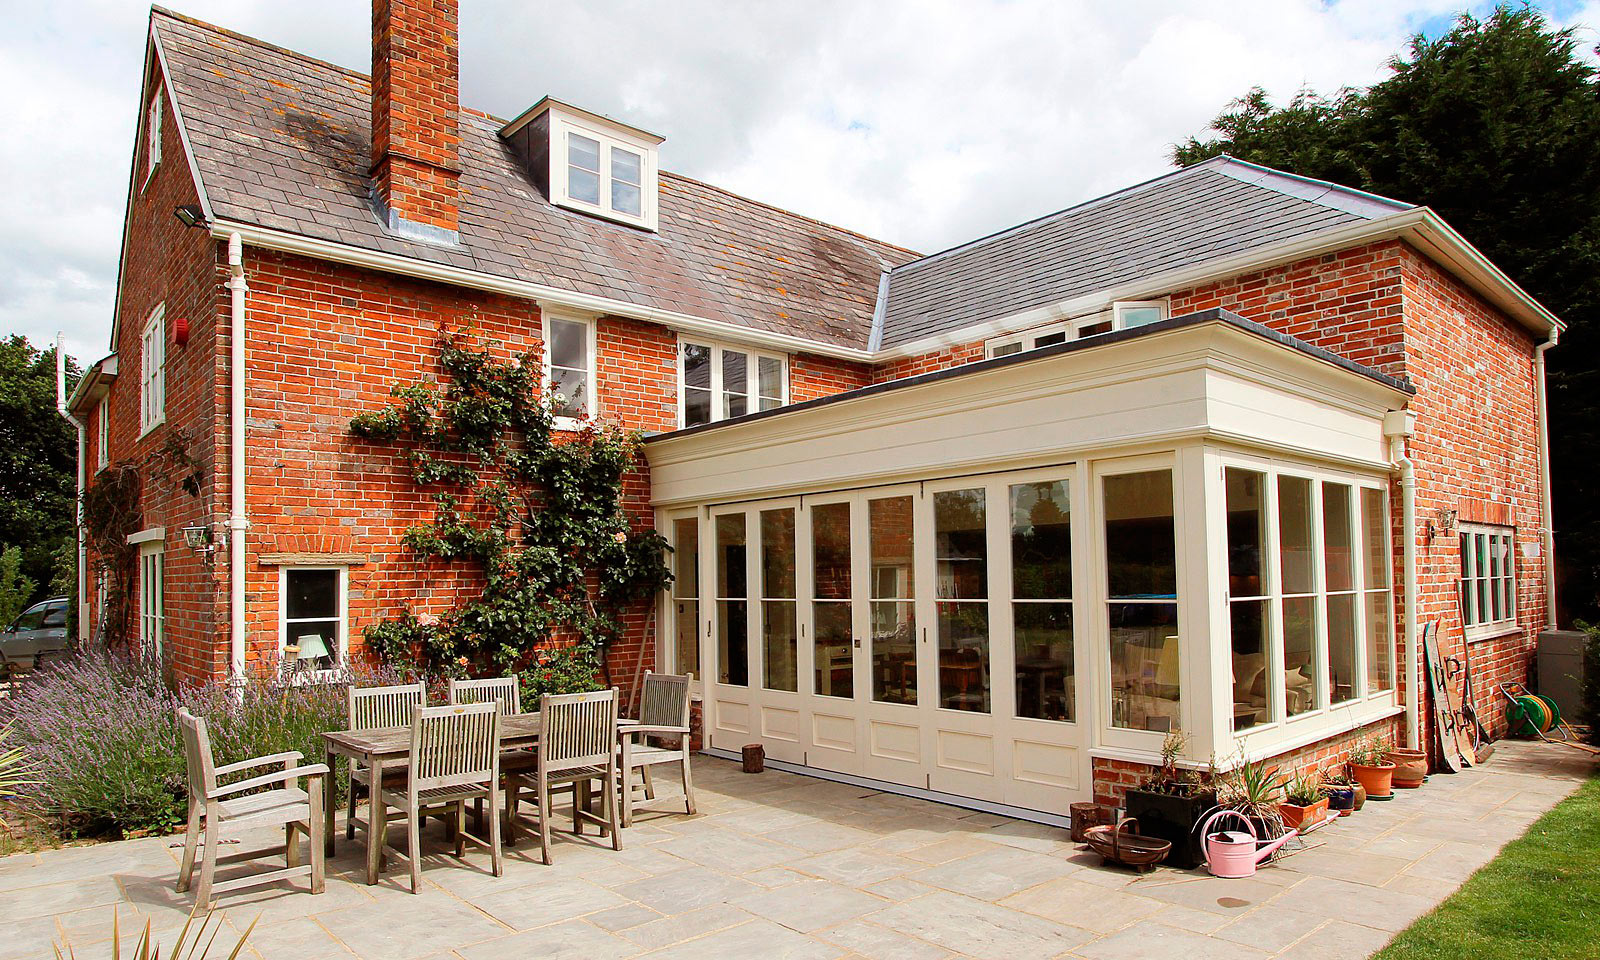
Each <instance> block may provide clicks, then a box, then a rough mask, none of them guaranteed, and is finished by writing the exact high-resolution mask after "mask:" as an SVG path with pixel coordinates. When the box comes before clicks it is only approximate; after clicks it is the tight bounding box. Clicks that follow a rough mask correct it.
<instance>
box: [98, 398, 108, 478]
mask: <svg viewBox="0 0 1600 960" xmlns="http://www.w3.org/2000/svg"><path fill="white" fill-rule="evenodd" d="M94 432H95V440H94V446H95V457H94V465H95V469H96V470H104V469H105V468H106V464H108V463H110V462H111V445H110V440H109V439H108V438H109V436H110V434H111V398H110V397H107V398H106V399H104V400H101V401H100V406H99V408H98V411H97V412H96V414H95V423H94Z"/></svg>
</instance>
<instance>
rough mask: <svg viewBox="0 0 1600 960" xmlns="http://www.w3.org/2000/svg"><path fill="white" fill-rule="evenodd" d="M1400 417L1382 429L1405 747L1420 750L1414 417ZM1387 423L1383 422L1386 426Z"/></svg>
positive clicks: (1401, 414) (1420, 719) (1420, 695)
mask: <svg viewBox="0 0 1600 960" xmlns="http://www.w3.org/2000/svg"><path fill="white" fill-rule="evenodd" d="M1399 416H1400V417H1402V418H1405V423H1406V425H1405V426H1404V427H1402V428H1400V429H1397V430H1390V429H1386V430H1385V432H1386V433H1388V434H1389V459H1390V461H1391V462H1393V464H1394V469H1395V471H1396V472H1397V473H1399V474H1400V531H1401V537H1402V540H1401V558H1402V559H1401V567H1402V577H1403V578H1404V581H1405V582H1404V583H1403V584H1402V589H1403V590H1404V593H1405V599H1404V603H1405V610H1406V617H1405V637H1406V746H1407V747H1410V748H1411V749H1413V750H1420V749H1421V743H1422V722H1421V721H1422V714H1421V712H1420V711H1419V710H1418V709H1417V707H1418V706H1419V704H1420V703H1421V700H1422V690H1421V682H1422V677H1421V673H1422V671H1421V670H1419V669H1418V659H1417V657H1418V653H1419V652H1420V651H1419V650H1418V649H1417V645H1418V639H1417V638H1418V636H1419V631H1418V629H1417V468H1416V465H1415V464H1413V463H1412V462H1411V459H1410V458H1409V457H1407V456H1406V437H1408V436H1410V435H1411V427H1410V422H1411V420H1412V419H1413V417H1412V415H1411V414H1408V413H1403V412H1402V413H1400V414H1399ZM1388 426H1389V425H1388V424H1385V427H1386V428H1387V427H1388ZM1402 430H1403V432H1401V431H1402Z"/></svg>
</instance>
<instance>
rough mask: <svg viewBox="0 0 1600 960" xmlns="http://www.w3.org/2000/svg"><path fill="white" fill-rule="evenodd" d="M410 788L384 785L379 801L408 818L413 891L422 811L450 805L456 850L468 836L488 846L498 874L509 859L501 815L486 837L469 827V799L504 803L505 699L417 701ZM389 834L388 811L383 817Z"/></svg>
mask: <svg viewBox="0 0 1600 960" xmlns="http://www.w3.org/2000/svg"><path fill="white" fill-rule="evenodd" d="M407 760H408V770H407V776H406V784H405V789H403V790H399V789H391V788H388V787H381V789H380V791H379V794H380V795H379V802H381V803H383V804H386V805H387V806H388V807H392V808H396V809H398V810H400V811H401V812H402V814H403V816H402V817H400V818H399V819H403V820H405V822H406V857H407V859H408V860H409V861H410V863H411V892H412V893H417V892H418V888H419V887H420V886H421V884H422V811H423V810H424V809H425V808H428V809H432V808H437V807H446V808H450V809H452V810H453V812H454V814H455V836H456V850H455V853H456V856H457V857H460V856H462V855H464V854H465V853H466V845H467V841H468V840H470V841H472V842H473V843H476V844H478V845H480V846H484V847H488V848H489V855H490V858H491V862H492V864H493V869H494V875H495V876H497V877H498V876H500V875H501V873H502V872H503V870H504V861H503V856H502V851H501V848H500V818H499V817H490V818H489V836H488V837H487V838H484V837H478V836H474V835H472V834H469V833H467V824H466V809H467V801H468V800H478V799H486V800H488V801H489V808H490V809H491V810H498V809H499V808H500V705H499V704H498V703H496V702H494V701H490V702H488V703H471V704H465V703H463V704H450V705H448V706H443V707H421V706H419V707H415V708H413V709H412V711H411V752H410V754H409V755H408V757H407ZM379 828H380V830H381V831H382V832H383V834H384V835H382V836H379V837H378V843H379V844H380V845H382V844H385V843H386V841H387V839H388V837H387V833H388V829H389V817H388V816H387V814H386V815H385V816H384V818H383V819H382V820H381V821H379Z"/></svg>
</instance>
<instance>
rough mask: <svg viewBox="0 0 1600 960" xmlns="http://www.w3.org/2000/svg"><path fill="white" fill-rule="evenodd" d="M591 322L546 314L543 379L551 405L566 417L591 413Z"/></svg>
mask: <svg viewBox="0 0 1600 960" xmlns="http://www.w3.org/2000/svg"><path fill="white" fill-rule="evenodd" d="M593 330H594V325H593V324H592V323H588V322H586V321H582V320H570V319H566V318H564V317H558V316H552V315H550V314H549V313H548V312H547V313H546V315H545V325H544V333H545V351H544V365H545V380H546V382H547V383H548V384H549V385H550V393H551V409H552V410H553V411H554V413H555V415H556V416H558V417H562V418H565V419H569V420H586V419H589V418H590V417H593V416H594V413H595V406H594V383H595V372H594V344H593V339H592V333H593Z"/></svg>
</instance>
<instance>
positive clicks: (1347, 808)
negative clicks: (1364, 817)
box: [1322, 773, 1356, 817]
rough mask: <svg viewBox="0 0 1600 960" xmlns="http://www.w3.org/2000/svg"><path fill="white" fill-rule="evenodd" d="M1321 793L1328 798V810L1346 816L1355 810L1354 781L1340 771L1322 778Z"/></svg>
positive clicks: (1336, 814)
mask: <svg viewBox="0 0 1600 960" xmlns="http://www.w3.org/2000/svg"><path fill="white" fill-rule="evenodd" d="M1322 793H1323V795H1324V796H1326V797H1327V798H1328V812H1329V813H1330V814H1333V815H1335V816H1340V817H1348V816H1350V814H1352V813H1354V812H1355V810H1356V786H1355V781H1354V780H1351V779H1350V778H1349V777H1347V776H1345V775H1344V774H1342V773H1329V774H1327V775H1326V776H1324V777H1323V778H1322Z"/></svg>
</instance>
